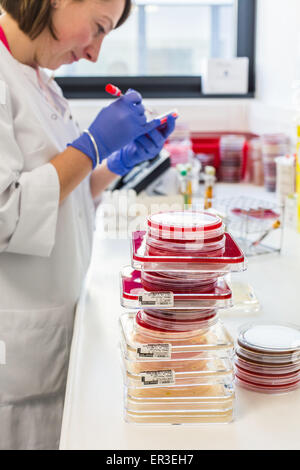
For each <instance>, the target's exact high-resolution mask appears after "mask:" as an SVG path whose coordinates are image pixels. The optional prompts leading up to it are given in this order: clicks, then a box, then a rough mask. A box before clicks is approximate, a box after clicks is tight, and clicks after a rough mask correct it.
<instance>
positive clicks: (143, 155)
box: [107, 115, 175, 176]
mask: <svg viewBox="0 0 300 470" xmlns="http://www.w3.org/2000/svg"><path fill="white" fill-rule="evenodd" d="M174 129H175V118H174V117H173V116H172V115H170V116H168V119H167V122H166V124H165V125H164V126H163V127H161V128H160V129H159V127H157V128H155V129H153V130H152V131H150V132H147V134H145V135H142V136H140V137H138V138H137V139H135V140H134V141H133V142H132V143H130V144H128V145H126V147H124V148H122V149H121V150H119V151H118V152H115V153H113V154H112V155H110V157H108V159H107V167H108V169H109V170H110V171H112V172H113V173H116V174H117V175H121V176H123V175H126V173H128V172H129V171H130V170H131V169H132V168H133V167H134V166H136V165H137V164H138V163H141V162H144V161H145V160H151V159H152V158H154V157H156V155H158V153H159V152H160V151H161V149H162V148H163V146H164V143H165V141H166V140H167V138H168V137H169V135H170V134H171V133H172V132H173V131H174Z"/></svg>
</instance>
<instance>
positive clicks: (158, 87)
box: [55, 0, 257, 99]
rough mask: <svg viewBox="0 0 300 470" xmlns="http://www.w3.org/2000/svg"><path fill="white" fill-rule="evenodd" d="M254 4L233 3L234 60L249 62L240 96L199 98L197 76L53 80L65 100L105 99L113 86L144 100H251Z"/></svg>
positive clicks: (245, 0)
mask: <svg viewBox="0 0 300 470" xmlns="http://www.w3.org/2000/svg"><path fill="white" fill-rule="evenodd" d="M256 7H257V0H238V1H237V57H248V58H249V89H248V93H247V94H244V95H238V94H230V95H229V94H226V95H220V94H218V95H209V94H203V92H202V86H201V76H186V75H184V76H173V75H172V76H159V75H155V76H149V75H147V76H132V75H130V76H124V77H121V76H102V77H100V76H98V77H85V76H80V77H56V78H55V80H56V81H57V83H58V84H59V86H60V87H61V88H62V90H63V93H64V96H65V97H66V98H69V99H107V98H108V95H107V93H106V92H105V90H104V88H105V85H106V84H107V83H110V82H112V83H114V84H115V85H116V86H118V87H119V88H120V89H121V90H127V89H128V88H135V89H137V90H139V92H140V93H141V94H142V95H143V97H144V98H204V99H207V98H254V97H255V39H256V12H257V8H256Z"/></svg>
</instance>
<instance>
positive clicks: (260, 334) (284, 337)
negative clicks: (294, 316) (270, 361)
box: [238, 323, 300, 355]
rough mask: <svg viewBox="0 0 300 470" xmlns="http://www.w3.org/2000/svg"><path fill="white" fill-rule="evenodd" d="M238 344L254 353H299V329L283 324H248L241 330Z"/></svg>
mask: <svg viewBox="0 0 300 470" xmlns="http://www.w3.org/2000/svg"><path fill="white" fill-rule="evenodd" d="M238 344H239V346H241V347H242V348H243V349H246V350H249V351H251V352H254V353H266V354H270V355H273V354H274V355H275V354H279V355H282V354H289V353H290V354H291V353H295V352H296V351H300V327H299V326H296V325H290V324H284V323H272V324H268V323H257V324H248V325H245V326H243V327H242V328H241V330H240V334H239V338H238Z"/></svg>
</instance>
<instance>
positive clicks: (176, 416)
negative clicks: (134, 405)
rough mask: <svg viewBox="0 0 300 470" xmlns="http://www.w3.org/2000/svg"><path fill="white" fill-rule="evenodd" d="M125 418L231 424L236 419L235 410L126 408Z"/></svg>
mask: <svg viewBox="0 0 300 470" xmlns="http://www.w3.org/2000/svg"><path fill="white" fill-rule="evenodd" d="M124 419H125V421H126V422H127V423H131V424H133V423H134V424H147V425H148V426H149V425H150V424H154V425H158V424H162V425H163V424H177V425H178V424H183V425H184V424H189V425H191V424H198V425H199V424H229V423H231V422H232V421H233V419H234V410H233V409H230V410H228V411H219V412H204V411H194V412H193V411H178V412H176V413H175V412H170V411H165V412H155V411H154V412H152V413H150V412H147V413H146V412H135V411H130V410H128V409H126V408H125V413H124Z"/></svg>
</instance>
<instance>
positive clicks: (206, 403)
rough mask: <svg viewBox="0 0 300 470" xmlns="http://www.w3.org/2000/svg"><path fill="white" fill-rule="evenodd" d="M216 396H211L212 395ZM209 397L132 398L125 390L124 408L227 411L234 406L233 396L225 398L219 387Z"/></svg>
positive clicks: (160, 410) (143, 410)
mask: <svg viewBox="0 0 300 470" xmlns="http://www.w3.org/2000/svg"><path fill="white" fill-rule="evenodd" d="M214 394H215V395H216V396H213V395H214ZM210 395H212V396H210V397H208V398H207V397H200V398H198V397H192V398H188V397H175V398H169V399H164V398H155V397H154V398H151V397H149V398H134V397H132V396H130V395H129V394H128V393H127V390H125V408H126V409H127V410H128V411H133V412H139V413H140V412H148V411H150V412H151V411H156V412H162V411H180V410H186V411H192V410H195V411H212V412H220V411H229V410H231V409H232V408H233V405H234V396H232V395H229V396H225V393H224V391H223V393H222V391H221V393H220V387H217V389H216V390H212V391H211V393H210Z"/></svg>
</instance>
